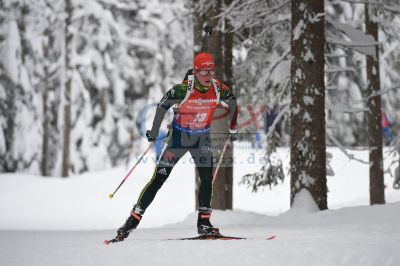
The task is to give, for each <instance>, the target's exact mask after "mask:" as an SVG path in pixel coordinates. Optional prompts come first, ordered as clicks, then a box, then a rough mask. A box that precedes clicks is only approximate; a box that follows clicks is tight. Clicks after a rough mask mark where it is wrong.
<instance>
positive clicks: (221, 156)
mask: <svg viewBox="0 0 400 266" xmlns="http://www.w3.org/2000/svg"><path fill="white" fill-rule="evenodd" d="M229 140H230V137H228V138H227V139H226V140H225V144H224V148H223V149H222V152H221V155H220V156H219V159H218V165H217V168H215V172H214V175H213V179H212V183H213V184H214V181H215V179H216V177H217V174H218V170H219V167H220V166H221V162H222V158H223V157H224V154H225V151H226V148H227V147H228V144H229Z"/></svg>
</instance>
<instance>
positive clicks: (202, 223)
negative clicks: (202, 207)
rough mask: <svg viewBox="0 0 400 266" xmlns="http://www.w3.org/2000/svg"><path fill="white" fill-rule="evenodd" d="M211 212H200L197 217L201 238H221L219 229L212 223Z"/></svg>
mask: <svg viewBox="0 0 400 266" xmlns="http://www.w3.org/2000/svg"><path fill="white" fill-rule="evenodd" d="M210 217H211V211H209V212H199V215H198V217H197V232H198V233H199V235H200V236H220V235H221V234H220V233H219V229H218V228H215V227H214V226H213V225H212V224H211V223H210Z"/></svg>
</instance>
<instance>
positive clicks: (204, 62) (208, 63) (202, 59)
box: [193, 53, 215, 70]
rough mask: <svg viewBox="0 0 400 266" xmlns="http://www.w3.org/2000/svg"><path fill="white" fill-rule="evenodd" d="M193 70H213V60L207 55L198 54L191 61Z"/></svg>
mask: <svg viewBox="0 0 400 266" xmlns="http://www.w3.org/2000/svg"><path fill="white" fill-rule="evenodd" d="M193 66H194V68H195V69H197V70H199V69H205V68H215V65H214V58H213V57H212V55H211V54H209V53H199V54H198V55H196V57H195V58H194V61H193Z"/></svg>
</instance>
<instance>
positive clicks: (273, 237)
mask: <svg viewBox="0 0 400 266" xmlns="http://www.w3.org/2000/svg"><path fill="white" fill-rule="evenodd" d="M275 238H276V235H273V236H270V237H267V240H272V239H275Z"/></svg>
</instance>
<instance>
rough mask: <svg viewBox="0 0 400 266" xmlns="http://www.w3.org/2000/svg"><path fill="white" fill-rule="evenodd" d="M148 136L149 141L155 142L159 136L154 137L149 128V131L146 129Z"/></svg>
mask: <svg viewBox="0 0 400 266" xmlns="http://www.w3.org/2000/svg"><path fill="white" fill-rule="evenodd" d="M146 138H147V140H148V141H149V142H153V141H155V140H156V138H157V137H154V136H153V135H152V134H151V131H150V130H147V131H146Z"/></svg>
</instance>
